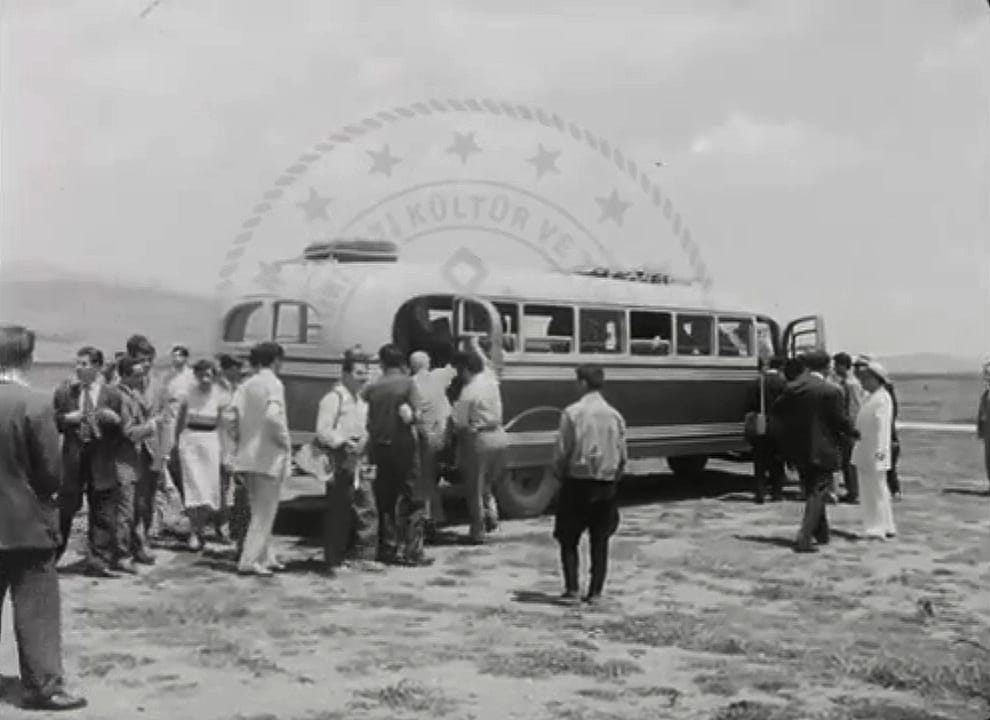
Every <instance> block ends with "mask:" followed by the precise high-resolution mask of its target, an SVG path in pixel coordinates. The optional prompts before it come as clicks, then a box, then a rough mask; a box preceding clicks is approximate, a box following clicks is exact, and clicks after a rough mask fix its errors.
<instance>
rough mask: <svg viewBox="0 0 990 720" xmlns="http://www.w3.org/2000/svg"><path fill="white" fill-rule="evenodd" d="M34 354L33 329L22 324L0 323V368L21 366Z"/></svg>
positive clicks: (28, 361) (29, 360)
mask: <svg viewBox="0 0 990 720" xmlns="http://www.w3.org/2000/svg"><path fill="white" fill-rule="evenodd" d="M32 355H34V331H33V330H28V329H27V328H26V327H24V326H23V325H0V368H22V367H24V366H26V365H27V364H28V363H30V362H31V356H32Z"/></svg>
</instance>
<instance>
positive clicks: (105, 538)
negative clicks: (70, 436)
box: [58, 451, 120, 569]
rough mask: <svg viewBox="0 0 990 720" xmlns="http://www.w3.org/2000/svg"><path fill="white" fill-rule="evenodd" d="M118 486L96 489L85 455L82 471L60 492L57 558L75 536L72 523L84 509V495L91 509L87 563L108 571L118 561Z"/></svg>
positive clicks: (83, 456) (80, 466) (69, 479)
mask: <svg viewBox="0 0 990 720" xmlns="http://www.w3.org/2000/svg"><path fill="white" fill-rule="evenodd" d="M119 494H120V491H119V488H118V487H113V488H110V489H100V490H98V489H96V488H95V487H94V486H93V475H92V472H91V471H90V465H89V458H88V457H87V454H86V452H85V451H84V452H83V453H82V457H80V460H79V472H78V473H77V474H76V476H75V477H74V478H67V482H65V484H63V485H62V488H61V490H59V496H58V502H59V530H60V532H61V534H62V544H61V546H60V547H59V549H58V556H59V557H61V556H62V555H63V554H64V553H65V549H66V547H68V544H69V536H70V534H71V533H72V521H73V520H74V519H75V517H76V514H77V513H78V512H79V510H80V509H81V508H82V502H83V496H84V495H85V497H86V505H87V507H88V508H89V538H88V540H89V542H88V553H87V554H88V561H89V564H90V565H91V566H93V567H102V568H104V569H106V568H109V567H110V566H112V565H113V564H114V561H115V560H116V552H117V510H118V496H119Z"/></svg>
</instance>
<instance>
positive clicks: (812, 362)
mask: <svg viewBox="0 0 990 720" xmlns="http://www.w3.org/2000/svg"><path fill="white" fill-rule="evenodd" d="M831 363H832V358H831V357H829V354H828V353H827V352H825V351H824V350H809V351H808V352H806V353H804V366H805V367H806V368H808V369H809V370H811V371H813V372H822V371H824V370H828V366H829V365H830V364H831Z"/></svg>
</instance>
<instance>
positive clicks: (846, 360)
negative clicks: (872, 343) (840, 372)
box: [832, 352, 853, 370]
mask: <svg viewBox="0 0 990 720" xmlns="http://www.w3.org/2000/svg"><path fill="white" fill-rule="evenodd" d="M832 362H833V363H834V364H835V367H841V368H846V369H847V370H848V369H849V368H851V367H852V364H853V360H852V358H851V357H850V356H849V353H846V352H839V353H836V354H835V355H833V356H832Z"/></svg>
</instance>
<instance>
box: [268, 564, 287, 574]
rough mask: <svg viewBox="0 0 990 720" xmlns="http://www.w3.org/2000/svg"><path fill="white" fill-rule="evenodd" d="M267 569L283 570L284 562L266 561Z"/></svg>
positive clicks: (273, 570)
mask: <svg viewBox="0 0 990 720" xmlns="http://www.w3.org/2000/svg"><path fill="white" fill-rule="evenodd" d="M268 569H269V570H271V571H272V572H285V564H284V563H280V562H273V563H268Z"/></svg>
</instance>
